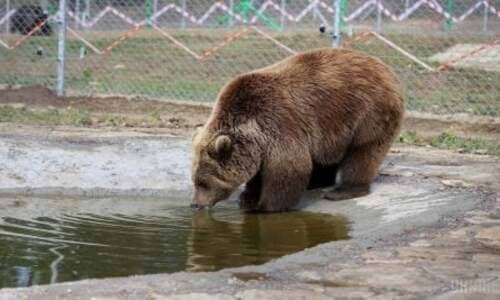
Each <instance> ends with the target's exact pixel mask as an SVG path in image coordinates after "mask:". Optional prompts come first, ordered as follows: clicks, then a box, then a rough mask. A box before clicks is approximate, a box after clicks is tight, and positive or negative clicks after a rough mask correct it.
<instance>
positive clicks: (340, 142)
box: [191, 48, 404, 212]
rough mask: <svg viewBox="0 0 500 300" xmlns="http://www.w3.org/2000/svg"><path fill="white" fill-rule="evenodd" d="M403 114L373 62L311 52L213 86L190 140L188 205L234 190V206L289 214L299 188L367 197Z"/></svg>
mask: <svg viewBox="0 0 500 300" xmlns="http://www.w3.org/2000/svg"><path fill="white" fill-rule="evenodd" d="M403 112H404V102H403V98H402V96H401V92H400V88H399V83H398V80H397V78H396V76H395V75H394V73H392V71H391V70H390V69H389V68H388V67H387V66H386V65H384V63H383V62H382V61H380V60H379V59H377V58H374V57H371V56H368V55H366V54H363V53H359V52H355V51H351V50H347V49H330V48H325V49H317V50H312V51H309V52H304V53H300V54H297V55H295V56H292V57H290V58H287V59H285V60H283V61H281V62H278V63H276V64H274V65H271V66H269V67H265V68H262V69H259V70H256V71H253V72H250V73H247V74H243V75H240V76H238V77H236V78H235V79H234V80H232V81H230V82H229V83H228V84H227V85H226V86H225V87H223V88H222V90H221V92H220V93H219V95H218V98H217V101H216V103H215V106H214V107H213V110H212V113H211V115H210V117H209V119H208V121H207V122H206V124H205V125H204V126H203V127H202V128H201V129H200V130H199V131H198V133H197V134H195V135H194V138H193V161H192V170H191V172H192V179H193V183H194V186H195V193H194V199H193V205H192V206H193V207H198V208H202V207H206V206H209V207H210V206H213V205H214V204H215V203H217V202H218V201H221V200H224V199H226V198H228V197H229V196H230V195H231V194H232V193H233V192H234V191H236V190H237V189H238V187H240V186H241V185H242V184H245V183H246V185H245V189H244V191H243V192H242V194H241V195H240V205H241V206H242V207H244V208H247V209H251V210H259V211H268V212H279V211H285V210H289V209H291V208H293V207H294V206H295V205H296V204H297V203H298V202H299V200H300V198H301V195H302V193H303V192H304V191H305V190H306V189H307V188H308V186H309V187H310V188H314V187H318V186H324V185H328V184H333V183H334V182H335V177H336V171H337V170H338V171H339V173H340V179H341V182H340V185H338V186H337V189H336V190H334V191H333V192H330V193H328V194H327V195H326V198H329V199H335V200H341V199H348V198H353V197H359V196H363V195H366V194H368V193H369V190H370V183H371V182H372V180H373V178H374V177H375V176H376V175H377V173H378V168H379V166H380V164H381V162H382V160H383V158H384V157H385V155H386V154H387V152H388V150H389V148H390V146H391V144H392V142H393V140H394V138H395V137H396V136H397V134H398V132H399V128H400V124H401V120H402V117H403Z"/></svg>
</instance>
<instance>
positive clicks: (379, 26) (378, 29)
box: [375, 0, 382, 32]
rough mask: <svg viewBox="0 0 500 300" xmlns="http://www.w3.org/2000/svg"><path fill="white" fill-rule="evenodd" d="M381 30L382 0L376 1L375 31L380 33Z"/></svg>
mask: <svg viewBox="0 0 500 300" xmlns="http://www.w3.org/2000/svg"><path fill="white" fill-rule="evenodd" d="M381 28H382V0H377V24H376V25H375V31H377V32H380V30H381Z"/></svg>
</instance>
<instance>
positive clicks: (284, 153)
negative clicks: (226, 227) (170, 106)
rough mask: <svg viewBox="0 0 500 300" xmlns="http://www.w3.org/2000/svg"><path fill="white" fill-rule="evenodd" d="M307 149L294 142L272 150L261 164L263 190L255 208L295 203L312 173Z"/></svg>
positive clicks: (274, 208)
mask: <svg viewBox="0 0 500 300" xmlns="http://www.w3.org/2000/svg"><path fill="white" fill-rule="evenodd" d="M312 168H313V164H312V160H311V157H310V155H309V152H308V151H307V150H306V149H305V148H300V147H297V146H295V147H294V146H293V145H291V146H289V147H282V148H280V149H276V150H275V151H272V152H271V153H270V154H269V156H268V159H267V160H266V161H265V162H264V165H263V168H262V191H261V195H260V199H259V203H258V210H260V211H265V212H281V211H287V210H290V209H291V208H293V207H294V206H295V205H297V204H298V202H299V200H300V197H301V196H302V194H303V193H304V191H305V190H306V188H307V185H308V183H309V179H310V177H311V172H312Z"/></svg>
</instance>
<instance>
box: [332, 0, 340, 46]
mask: <svg viewBox="0 0 500 300" xmlns="http://www.w3.org/2000/svg"><path fill="white" fill-rule="evenodd" d="M341 1H342V0H334V3H333V6H334V8H335V14H334V17H333V45H332V46H333V47H334V48H339V47H340V42H341V40H340V21H341V20H340V4H341V3H340V2H341Z"/></svg>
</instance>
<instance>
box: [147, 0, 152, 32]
mask: <svg viewBox="0 0 500 300" xmlns="http://www.w3.org/2000/svg"><path fill="white" fill-rule="evenodd" d="M145 9H146V20H148V21H147V24H148V27H151V25H153V0H146V7H145Z"/></svg>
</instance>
